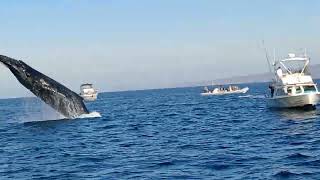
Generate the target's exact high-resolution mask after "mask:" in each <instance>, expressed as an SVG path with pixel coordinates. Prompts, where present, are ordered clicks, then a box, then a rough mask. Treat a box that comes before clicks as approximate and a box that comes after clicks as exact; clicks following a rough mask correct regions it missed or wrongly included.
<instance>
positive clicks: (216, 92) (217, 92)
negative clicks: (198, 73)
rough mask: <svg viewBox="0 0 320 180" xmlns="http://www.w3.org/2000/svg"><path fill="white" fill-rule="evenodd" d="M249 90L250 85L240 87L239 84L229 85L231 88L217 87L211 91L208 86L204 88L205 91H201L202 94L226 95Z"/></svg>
mask: <svg viewBox="0 0 320 180" xmlns="http://www.w3.org/2000/svg"><path fill="white" fill-rule="evenodd" d="M248 91H249V88H248V87H245V88H242V89H240V88H239V87H237V86H229V88H222V87H220V88H215V89H214V90H212V91H210V90H209V89H208V88H207V87H205V88H204V92H203V93H201V95H202V96H212V95H225V94H241V93H247V92H248Z"/></svg>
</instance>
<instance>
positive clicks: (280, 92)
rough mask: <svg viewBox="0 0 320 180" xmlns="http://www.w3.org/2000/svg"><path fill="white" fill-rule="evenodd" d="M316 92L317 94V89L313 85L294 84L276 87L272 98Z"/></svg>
mask: <svg viewBox="0 0 320 180" xmlns="http://www.w3.org/2000/svg"><path fill="white" fill-rule="evenodd" d="M316 92H318V88H317V86H316V85H315V84H296V85H287V86H276V87H275V90H274V96H295V95H300V94H308V93H316Z"/></svg>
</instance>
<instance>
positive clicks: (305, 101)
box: [267, 53, 319, 109]
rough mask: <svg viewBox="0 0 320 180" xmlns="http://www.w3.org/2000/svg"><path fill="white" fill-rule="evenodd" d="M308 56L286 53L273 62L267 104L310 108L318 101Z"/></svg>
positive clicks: (270, 105)
mask: <svg viewBox="0 0 320 180" xmlns="http://www.w3.org/2000/svg"><path fill="white" fill-rule="evenodd" d="M309 63H310V58H309V57H308V56H307V55H306V53H304V55H302V56H296V55H295V54H288V57H287V58H285V59H281V60H278V61H275V62H274V63H273V74H274V78H273V80H272V83H271V84H270V85H269V88H270V96H268V97H267V104H268V105H269V107H273V108H312V109H315V106H316V104H318V102H319V92H318V88H317V85H316V84H315V83H314V82H313V79H312V77H311V74H310V73H309V70H308V66H309Z"/></svg>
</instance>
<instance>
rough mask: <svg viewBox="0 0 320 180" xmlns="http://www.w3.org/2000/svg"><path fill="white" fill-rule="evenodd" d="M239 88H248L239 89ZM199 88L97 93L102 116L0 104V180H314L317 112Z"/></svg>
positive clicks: (33, 103)
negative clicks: (66, 116) (62, 116)
mask: <svg viewBox="0 0 320 180" xmlns="http://www.w3.org/2000/svg"><path fill="white" fill-rule="evenodd" d="M242 86H246V85H242ZM248 86H249V87H250V91H249V93H248V94H241V95H228V96H211V97H203V96H200V94H199V93H200V92H201V90H202V89H201V87H195V88H176V89H163V90H144V91H130V92H115V93H102V94H100V95H99V99H98V100H97V101H95V102H92V103H88V104H87V106H88V108H89V109H90V111H97V112H99V113H100V114H101V116H102V117H97V118H82V119H72V120H49V119H57V118H59V117H58V116H57V114H55V113H54V112H53V111H52V110H50V108H48V107H47V106H45V105H43V103H41V102H40V101H39V100H37V99H36V98H19V99H3V100H0V141H1V143H0V154H1V156H0V177H1V179H31V178H32V179H81V178H84V179H91V178H96V179H160V178H167V179H282V178H284V179H285V178H293V179H308V178H310V179H319V178H320V169H319V167H320V146H319V144H320V134H319V130H320V116H319V112H320V110H319V109H320V107H318V110H312V111H298V110H282V111H274V110H270V109H268V108H267V107H266V105H265V99H264V94H265V92H266V91H267V87H268V86H267V84H263V83H261V84H248Z"/></svg>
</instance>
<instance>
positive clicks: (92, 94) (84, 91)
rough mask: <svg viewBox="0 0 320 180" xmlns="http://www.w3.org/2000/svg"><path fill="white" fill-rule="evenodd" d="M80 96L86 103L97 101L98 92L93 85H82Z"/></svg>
mask: <svg viewBox="0 0 320 180" xmlns="http://www.w3.org/2000/svg"><path fill="white" fill-rule="evenodd" d="M80 96H81V97H82V98H83V99H84V100H85V101H95V100H96V99H97V97H98V91H97V90H95V89H94V88H93V85H92V84H88V83H87V84H82V85H81V86H80Z"/></svg>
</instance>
